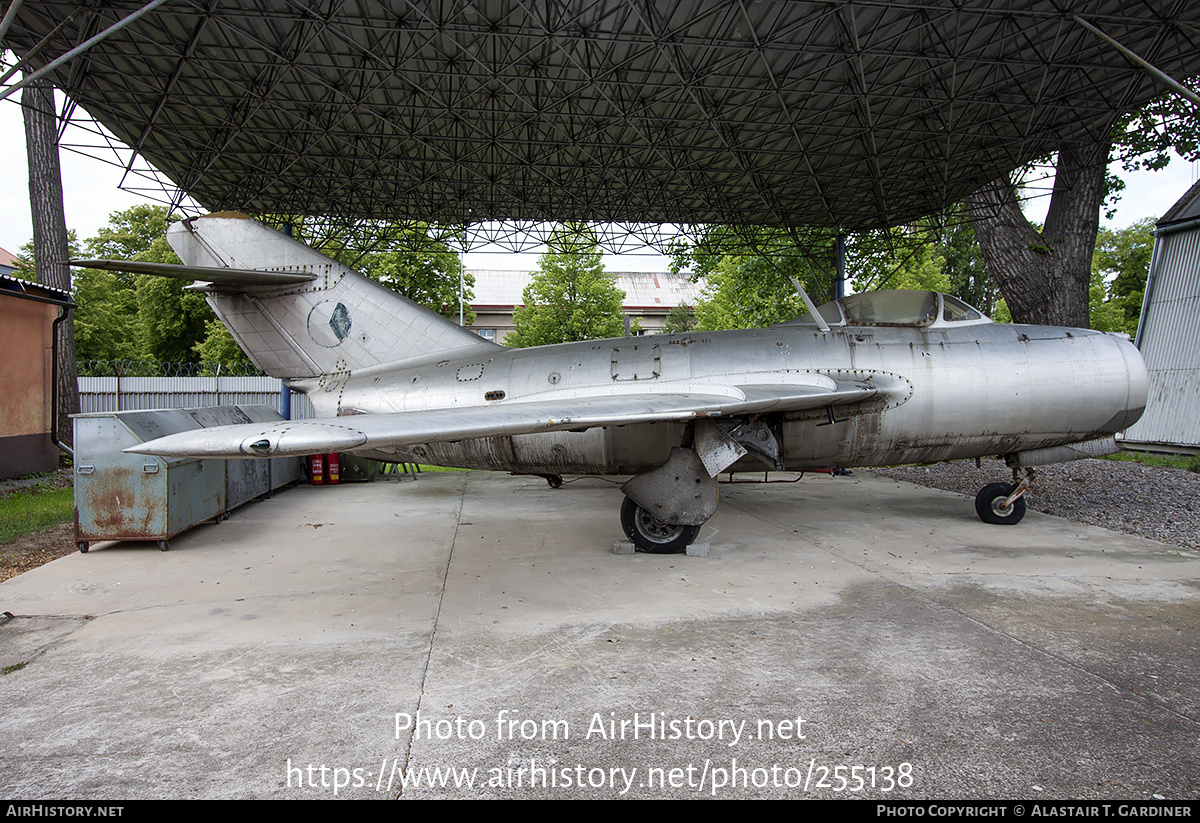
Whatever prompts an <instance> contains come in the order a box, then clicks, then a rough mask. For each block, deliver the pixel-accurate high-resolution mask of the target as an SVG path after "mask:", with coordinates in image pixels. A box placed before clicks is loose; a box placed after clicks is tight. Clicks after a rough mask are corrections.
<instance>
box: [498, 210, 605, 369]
mask: <svg viewBox="0 0 1200 823" xmlns="http://www.w3.org/2000/svg"><path fill="white" fill-rule="evenodd" d="M549 247H550V250H549V252H547V253H546V254H544V255H542V258H541V260H540V261H539V263H538V272H537V274H535V275H534V277H533V280H532V281H531V282H530V284H529V285H528V286H526V287H525V293H524V300H525V305H524V306H521V307H519V308H518V309H517V310H516V311H514V312H513V331H512V332H511V333H510V334H509V335H508V337H507V338H506V339H505V341H504V342H505V345H507V346H511V347H514V348H525V347H528V346H544V345H547V344H551V343H569V342H572V341H576V340H595V339H599V338H605V337H620V336H621V335H622V334H624V331H625V320H624V314H623V312H622V311H621V306H622V303H623V302H624V300H625V293H624V292H623V291H621V290H620V289H619V288H617V286H616V283H615V282H614V281H613V277H612V275H610V274H608V273H607V272H605V271H604V264H603V262H602V258H601V254H600V247H599V244H598V243H597V241H596V238H595V235H593V234H592V232H591V231H590V230H588V229H587V227H585V226H581V225H577V224H567V225H565V226H563V227H561V228H560V229H558V230H556V231H555V232H554V234H553V235H552V236H551V238H550V242H549Z"/></svg>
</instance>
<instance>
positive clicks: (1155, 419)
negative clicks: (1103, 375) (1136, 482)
mask: <svg viewBox="0 0 1200 823" xmlns="http://www.w3.org/2000/svg"><path fill="white" fill-rule="evenodd" d="M1197 318H1200V182H1198V183H1196V184H1195V185H1193V186H1192V187H1191V188H1190V189H1189V190H1188V192H1187V194H1185V195H1184V196H1183V197H1182V198H1181V199H1180V200H1179V202H1177V203H1176V204H1175V205H1174V206H1172V207H1171V208H1170V209H1169V210H1168V211H1167V213H1166V214H1165V215H1163V218H1162V220H1160V221H1159V222H1158V225H1157V227H1156V229H1155V231H1154V253H1153V255H1152V256H1151V258H1150V274H1149V277H1148V278H1147V281H1146V294H1145V297H1144V299H1143V301H1142V317H1141V322H1140V323H1139V324H1138V332H1137V345H1138V348H1139V349H1141V351H1142V356H1143V357H1145V358H1146V366H1147V368H1148V369H1149V371H1150V399H1149V402H1148V403H1147V405H1146V413H1145V414H1144V415H1143V416H1142V419H1141V420H1139V421H1138V422H1137V423H1135V424H1134V425H1132V426H1130V427H1129V429H1128V430H1127V431H1126V432H1125V441H1124V443H1125V445H1128V446H1133V447H1136V448H1145V449H1150V450H1155V449H1160V450H1163V451H1173V452H1200V323H1197V322H1196V321H1197Z"/></svg>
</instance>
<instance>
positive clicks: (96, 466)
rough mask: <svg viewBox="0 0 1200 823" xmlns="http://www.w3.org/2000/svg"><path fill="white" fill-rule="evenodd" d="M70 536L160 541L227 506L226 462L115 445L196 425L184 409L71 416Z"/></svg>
mask: <svg viewBox="0 0 1200 823" xmlns="http://www.w3.org/2000/svg"><path fill="white" fill-rule="evenodd" d="M74 422H75V541H76V543H77V545H78V547H79V550H80V551H84V552H86V551H87V550H88V544H89V542H90V541H93V540H153V541H156V542H157V543H158V547H159V548H160V549H162V550H163V551H166V549H167V541H168V540H170V539H171V538H172V537H174V536H175V535H177V534H179V533H180V532H183V531H186V530H187V529H190V528H191V527H192V526H195V525H197V524H198V523H202V522H204V521H205V520H214V521H215V520H217V519H219V518H220V516H221V515H223V514H224V513H225V512H226V505H225V461H223V460H194V459H187V458H180V459H165V458H161V457H153V456H150V455H144V454H126V453H124V452H122V451H121V450H122V449H125V448H128V447H129V446H136V445H137V444H138V443H144V442H146V441H148V440H153V439H155V438H158V437H162V436H164V435H168V434H174V433H176V432H182V431H191V430H194V429H199V428H202V426H201V425H200V423H199V422H197V420H196V419H195V418H194V417H192V416H191V415H190V414H188V412H187V411H185V410H183V409H164V410H160V411H132V412H110V413H103V412H101V413H96V414H83V415H75V416H74Z"/></svg>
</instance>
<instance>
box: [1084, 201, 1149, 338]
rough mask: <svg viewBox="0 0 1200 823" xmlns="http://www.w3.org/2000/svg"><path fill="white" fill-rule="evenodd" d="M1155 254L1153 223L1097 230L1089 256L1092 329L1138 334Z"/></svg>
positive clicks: (1143, 222) (1147, 220)
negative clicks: (1147, 282)
mask: <svg viewBox="0 0 1200 823" xmlns="http://www.w3.org/2000/svg"><path fill="white" fill-rule="evenodd" d="M1153 250H1154V219H1153V218H1147V219H1145V220H1140V221H1138V222H1137V223H1134V224H1133V225H1131V226H1127V227H1126V228H1123V229H1117V230H1115V231H1114V230H1111V229H1100V231H1099V233H1098V234H1097V237H1096V250H1095V252H1094V253H1093V254H1092V278H1091V287H1090V296H1091V300H1092V305H1091V311H1092V328H1095V329H1101V330H1102V331H1123V332H1125V333H1127V334H1129V335H1131V336H1132V335H1134V334H1136V333H1137V327H1138V320H1139V319H1140V318H1141V315H1142V297H1143V294H1144V292H1145V289H1146V278H1147V276H1148V275H1149V273H1150V255H1151V252H1153Z"/></svg>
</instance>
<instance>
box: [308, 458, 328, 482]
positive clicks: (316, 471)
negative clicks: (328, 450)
mask: <svg viewBox="0 0 1200 823" xmlns="http://www.w3.org/2000/svg"><path fill="white" fill-rule="evenodd" d="M308 482H309V483H312V484H313V485H314V486H322V485H324V484H325V455H323V454H314V455H310V456H309V458H308Z"/></svg>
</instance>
